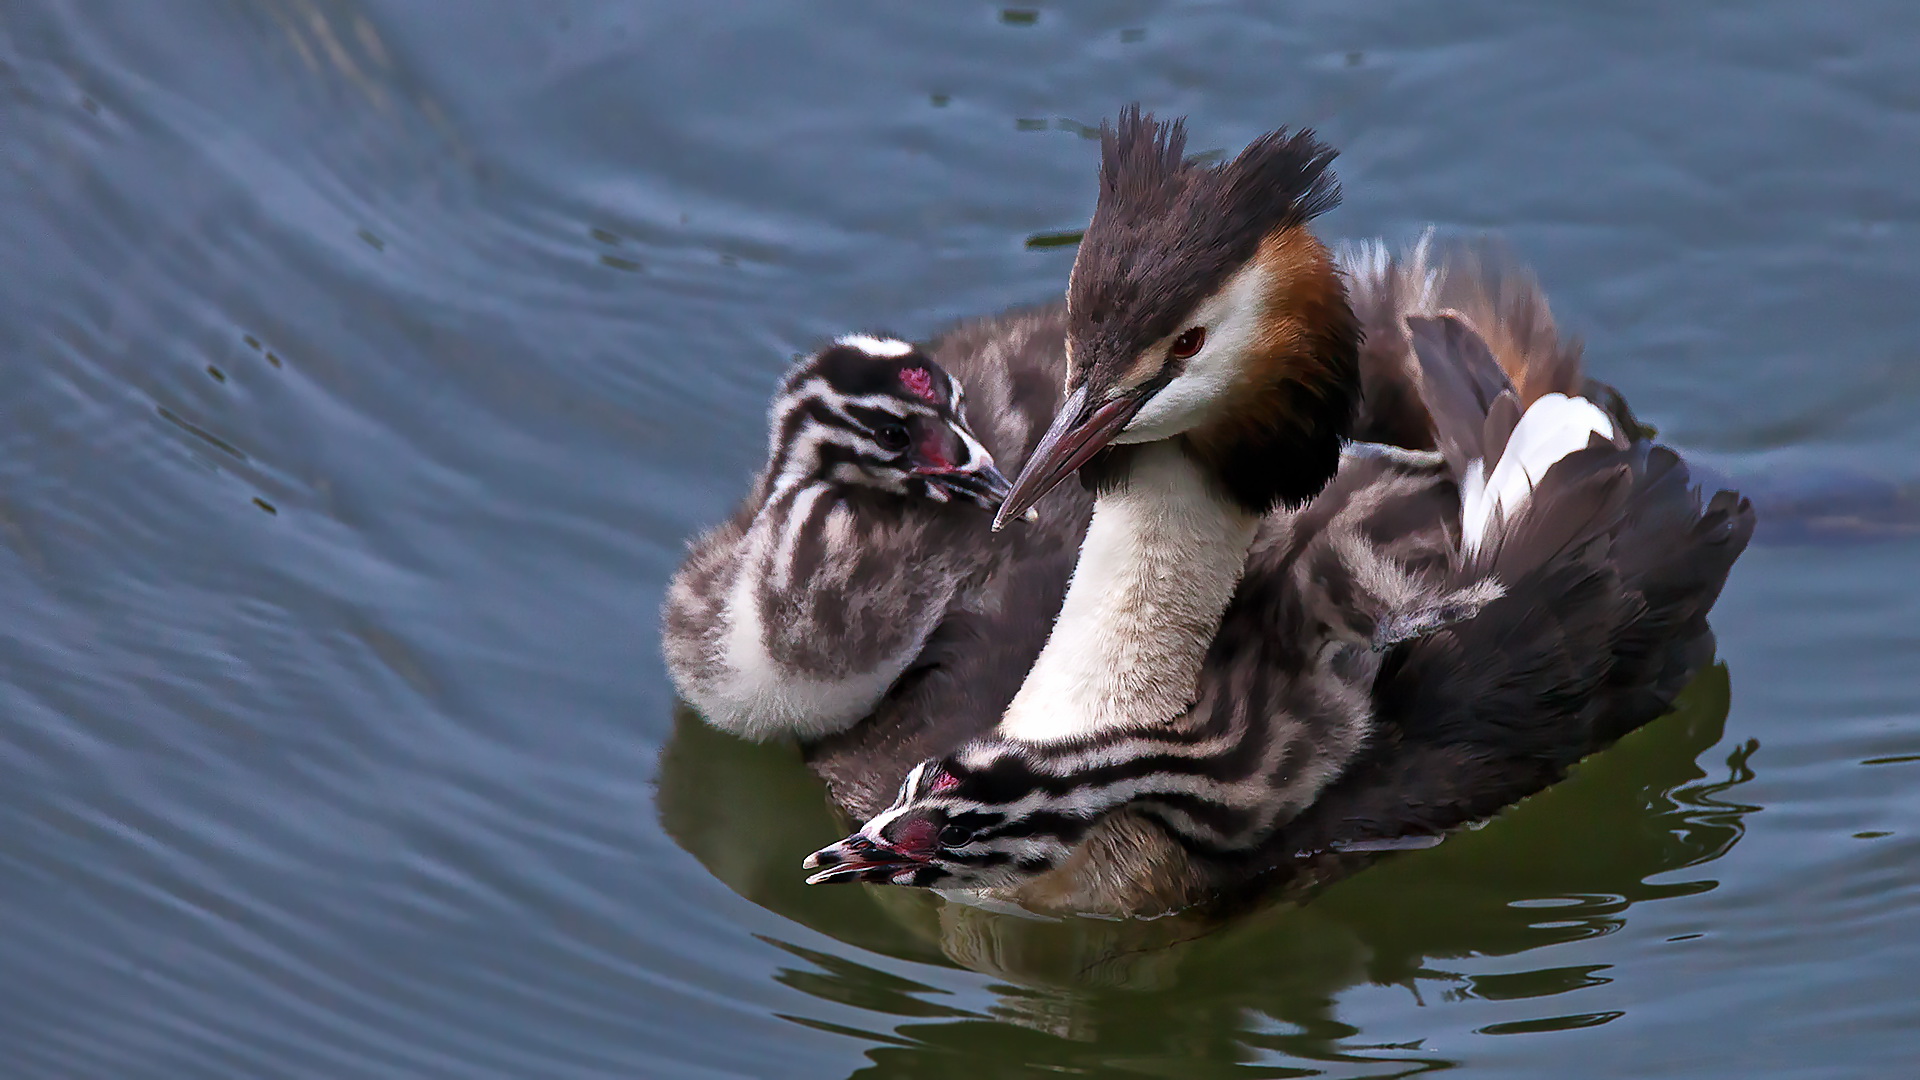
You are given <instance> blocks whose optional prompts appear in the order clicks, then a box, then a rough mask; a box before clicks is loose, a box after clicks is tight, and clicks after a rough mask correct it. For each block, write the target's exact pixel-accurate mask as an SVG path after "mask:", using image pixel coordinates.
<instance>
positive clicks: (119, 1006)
mask: <svg viewBox="0 0 1920 1080" xmlns="http://www.w3.org/2000/svg"><path fill="white" fill-rule="evenodd" d="M1917 34H1920V10H1916V9H1914V8H1913V7H1912V6H1911V5H1908V4H1902V3H1897V2H1893V0H1888V2H1884V3H1867V2H1847V3H1833V4H1823V5H1806V4H1797V3H1787V2H1773V3H1745V4H1720V5H1713V4H1688V5H1670V4H1669V5H1662V4H1644V3H1624V2H1620V3H1586V4H1581V5H1561V6H1560V7H1557V8H1555V9H1553V10H1552V11H1551V12H1549V11H1547V10H1546V9H1536V8H1533V7H1527V6H1516V5H1510V4H1501V3H1484V2H1472V3H1466V2H1463V3H1455V4H1447V5H1425V6H1415V5H1351V4H1341V3H1299V4H1291V5H1286V6H1284V7H1280V8H1275V6H1274V5H1268V4H1253V3H1245V4H1206V5H1198V4H1192V5H1189V4H1158V3H1144V2H1131V0H1128V2H1121V3H1110V4H1090V3H1089V4H1046V5H1039V6H1024V7H1018V8H1003V7H1000V6H996V5H991V4H989V5H976V4H938V5H934V4H916V5H899V4H880V3H867V4H852V3H822V4H806V5H798V4H771V3H734V4H728V5H724V6H722V5H711V4H702V5H693V4H666V3H657V4H619V3H611V2H593V0H571V2H565V3H552V4H543V5H534V4H505V3H489V4H480V3H469V4H462V5H460V6H459V10H458V13H457V14H456V13H454V12H453V11H452V10H451V9H447V8H445V7H443V6H439V5H434V6H431V7H429V6H426V5H417V4H405V3H398V2H391V0H385V2H378V3H371V2H360V3H355V2H345V0H342V2H331V0H260V2H256V3H250V4H241V3H214V2H211V0H204V2H201V0H195V2H188V0H180V2H176V3H169V4H165V5H160V4H65V3H52V2H49V0H21V2H19V3H15V4H13V5H11V6H10V7H9V8H8V10H7V11H6V13H5V14H4V15H0V132H3V133H4V136H0V138H3V139H4V144H5V153H4V154H0V200H3V203H4V206H5V207H6V212H5V213H4V214H0V251H4V252H5V253H6V273H5V275H4V277H3V278H0V363H3V364H4V370H5V372H6V375H7V379H6V385H7V392H6V393H5V394H4V395H0V439H4V444H5V453H4V454H0V610H4V612H5V615H4V617H0V693H3V694H4V699H3V700H4V703H5V708H4V712H3V713H0V916H3V917H4V922H5V925H6V927H7V932H6V933H5V934H4V935H0V1056H3V1057H4V1058H5V1060H6V1061H7V1062H8V1063H9V1074H10V1075H14V1076H19V1077H47V1078H53V1077H60V1078H74V1077H100V1078H107V1077H112V1078H116V1080H136V1078H141V1077H156V1078H159V1077H166V1078H175V1077H183V1076H193V1077H235V1078H241V1077H245V1078H259V1077H316V1078H319V1077H326V1078H338V1077H360V1076H367V1077H449V1078H453V1077H458V1078H471V1077H496V1076H497V1077H536V1076H537V1077H566V1078H574V1077H581V1078H584V1077H683V1076H684V1077H723V1076H747V1077H834V1076H847V1075H860V1076H863V1077H916V1078H920V1077H939V1076H965V1077H969V1078H972V1077H980V1076H993V1077H1018V1076H1029V1075H1032V1076H1039V1075H1053V1074H1055V1073H1057V1072H1060V1071H1068V1072H1073V1073H1077V1074H1081V1075H1089V1076H1102V1077H1123V1076H1154V1077H1171V1076H1177V1077H1215V1076H1218V1077H1228V1076H1235V1077H1237V1076H1248V1077H1254V1076H1259V1077H1294V1076H1336V1077H1362V1076H1402V1075H1410V1074H1413V1073H1417V1072H1421V1071H1426V1070H1436V1069H1443V1068H1457V1069H1459V1070H1460V1071H1461V1072H1462V1073H1463V1074H1465V1075H1472V1076H1476V1077H1478V1076H1488V1077H1496V1076H1510V1077H1536V1076H1543V1075H1553V1076H1567V1077H1615V1076H1662V1077H1753V1076H1761V1075H1765V1076H1770V1077H1772V1076H1778V1077H1803V1076H1804V1077H1828V1076H1890V1075H1901V1074H1903V1073H1904V1072H1905V1071H1906V1070H1910V1069H1911V1067H1912V1063H1913V1061H1914V1060H1915V1059H1916V1058H1920V1036H1916V1035H1915V1034H1914V1032H1915V1031H1916V1030H1920V1004H1916V1002H1917V1001H1920V993H1916V991H1920V976H1916V974H1915V972H1916V971H1920V935H1916V934H1915V933H1914V927H1915V925H1916V918H1917V917H1920V795H1917V794H1916V791H1920V717H1917V716H1916V713H1917V712H1920V667H1916V665H1915V664H1914V662H1913V658H1914V656H1915V655H1916V646H1920V574H1917V573H1916V572H1915V567H1916V554H1920V535H1916V534H1917V532H1920V530H1915V529H1914V528H1912V523H1913V522H1914V521H1915V519H1916V515H1915V513H1914V509H1915V507H1916V506H1920V494H1917V492H1920V488H1916V486H1915V485H1916V483H1920V468H1917V467H1916V465H1915V464H1914V463H1915V461H1916V460H1920V430H1917V429H1916V428H1915V426H1914V425H1913V424H1912V422H1911V417H1912V415H1913V414H1914V412H1915V411H1916V409H1917V408H1920V363H1916V359H1920V357H1917V356H1916V352H1917V351H1920V350H1917V349H1916V345H1915V335H1914V332H1913V322H1914V320H1913V317H1912V314H1911V313H1912V310H1913V302H1912V298H1913V297H1914V296H1915V295H1920V262H1916V260H1915V258H1914V256H1913V252H1914V250H1915V248H1916V245H1920V194H1917V193H1916V191H1915V189H1914V187H1913V184H1912V177H1913V176H1915V175H1916V174H1920V66H1916V65H1915V64H1913V62H1912V54H1913V49H1912V43H1913V42H1914V41H1915V40H1916V35H1917ZM1134 99H1139V100H1141V101H1144V102H1145V103H1147V104H1148V105H1149V107H1152V108H1156V109H1159V110H1161V111H1163V112H1169V113H1188V114H1190V115H1191V116H1192V118H1193V120H1192V126H1193V130H1194V142H1195V144H1196V146H1197V147H1198V148H1201V149H1209V150H1221V151H1229V150H1232V149H1235V148H1237V147H1239V146H1240V145H1241V144H1243V143H1244V142H1245V141H1246V140H1247V139H1249V138H1251V137H1253V136H1254V135H1257V134H1258V133H1260V132H1262V131H1264V130H1266V129H1268V128H1270V127H1272V126H1275V125H1277V124H1282V123H1287V124H1311V125H1314V126H1317V127H1318V128H1319V129H1320V131H1321V132H1322V133H1323V135H1324V136H1326V137H1327V138H1329V139H1330V140H1331V141H1333V142H1334V143H1336V144H1337V145H1339V146H1340V147H1342V148H1343V156H1342V158H1341V165H1340V171H1341V175H1342V178H1343V179H1344V181H1345V183H1346V186H1347V191H1348V199H1347V203H1346V205H1345V206H1344V207H1343V208H1342V209H1341V210H1339V211H1337V212H1336V213H1335V214H1333V215H1331V216H1330V217H1329V218H1328V219H1327V231H1328V232H1329V233H1330V234H1332V235H1335V236H1341V235H1350V236H1368V235H1385V236H1388V237H1390V238H1394V239H1397V240H1407V239H1411V238H1412V237H1413V236H1415V235H1417V233H1418V231H1419V230H1420V229H1421V228H1423V227H1424V226H1425V225H1426V224H1427V223H1429V222H1433V223H1437V224H1438V225H1439V227H1440V228H1442V229H1443V230H1446V231H1448V232H1451V233H1465V234H1477V233H1481V232H1489V231H1490V232H1494V233H1497V234H1498V235H1500V236H1502V237H1503V238H1505V239H1506V240H1507V241H1508V242H1510V243H1511V244H1512V246H1513V247H1515V248H1516V249H1517V250H1518V251H1520V252H1521V253H1522V254H1523V255H1524V256H1525V257H1526V258H1527V259H1528V260H1529V261H1530V262H1531V263H1533V264H1534V265H1535V266H1536V267H1537V269H1538V270H1539V272H1540V274H1541V276H1542V277H1543V278H1544V280H1545V281H1546V282H1547V284H1548V286H1549V288H1550V290H1551V293H1552V296H1553V298H1554V301H1555V304H1556V308H1557V310H1558V312H1559V314H1560V315H1561V317H1562V319H1563V321H1564V322H1565V323H1566V324H1568V325H1569V326H1571V327H1573V328H1575V329H1577V330H1579V331H1580V332H1582V333H1583V334H1584V335H1585V336H1586V337H1587V339H1588V341H1589V355H1590V358H1591V363H1592V365H1593V368H1594V370H1595V372H1596V374H1598V375H1600V376H1601V377H1603V378H1606V379H1608V380H1610V381H1613V382H1615V383H1617V384H1619V385H1620V386H1621V387H1622V389H1623V390H1625V391H1626V392H1627V393H1628V395H1629V396H1630V397H1631V398H1632V400H1633V401H1634V403H1635V405H1636V407H1637V408H1638V410H1639V411H1640V413H1641V414H1642V415H1643V416H1644V417H1645V418H1646V419H1648V420H1650V421H1651V422H1653V423H1656V424H1657V425H1659V427H1660V428H1661V430H1662V433H1663V435H1664V436H1665V437H1666V438H1668V439H1670V440H1672V441H1674V442H1676V443H1677V444H1678V445H1681V446H1683V447H1685V448H1687V449H1688V450H1689V451H1690V452H1692V453H1694V454H1696V455H1697V456H1699V457H1700V458H1701V459H1703V460H1705V461H1708V462H1710V463H1712V464H1713V465H1714V466H1716V467H1718V468H1720V469H1722V470H1724V471H1726V472H1728V473H1729V474H1731V475H1734V476H1736V477H1739V478H1740V479H1741V481H1742V483H1743V484H1746V485H1748V486H1749V487H1751V488H1753V489H1754V490H1756V491H1757V492H1759V493H1761V495H1762V499H1763V514H1769V516H1768V517H1767V518H1766V519H1765V520H1764V521H1763V525H1762V534H1761V536H1760V539H1759V541H1758V542H1757V543H1756V545H1755V546H1754V547H1753V548H1752V549H1751V550H1750V551H1749V552H1748V554H1747V555H1746V557H1745V558H1744V559H1743V560H1742V562H1741V563H1740V565H1739V566H1738V567H1737V568H1736V570H1735V574H1734V577H1733V580H1732V582H1731V584H1730V585H1729V587H1728V589H1727V592H1726V594H1725V596H1724V598H1723V599H1722V601H1721V604H1720V607H1719V609H1718V613H1717V617H1716V620H1715V622H1716V626H1717V628H1718V630H1719V633H1720V659H1721V663H1722V665H1723V666H1722V667H1720V668H1717V669H1715V670H1714V671H1712V672H1710V673H1709V674H1708V675H1707V676H1705V677H1703V679H1702V680H1701V682H1700V683H1699V684H1697V685H1696V686H1695V687H1694V688H1693V689H1692V691H1690V693H1689V695H1688V697H1687V699H1686V702H1685V705H1684V707H1683V708H1682V709H1681V711H1680V712H1678V713H1677V714H1676V715H1674V716H1672V717H1669V718H1667V719H1665V720H1662V721H1660V722H1658V723H1656V724H1654V725H1652V726H1650V727H1649V728H1647V729H1646V730H1644V731H1642V732H1639V733H1637V734H1635V735H1633V736H1631V737H1630V738H1628V739H1627V740H1626V741H1625V742H1623V743H1622V744H1621V745H1620V746H1618V747H1617V748H1615V749H1614V750H1612V751H1609V752H1608V753H1606V754H1603V755H1601V756H1599V757H1597V758H1595V759H1593V760H1592V761H1590V762H1588V763H1587V764H1586V765H1584V766H1582V767H1581V769H1580V770H1579V771H1578V773H1577V774H1576V776H1575V777H1574V778H1573V779H1571V780H1570V781H1568V782H1567V783H1566V784H1564V785H1561V786H1560V787H1558V788H1555V789H1553V790H1551V791H1549V792H1547V793H1545V794H1543V795H1541V796H1539V797H1536V798H1534V799H1532V800H1529V801H1528V802H1526V803H1524V804H1522V805H1521V806H1519V807H1517V808H1515V809H1514V810H1513V811H1511V812H1510V813H1508V814H1506V815H1504V816H1503V817H1501V818H1500V819H1498V820H1496V821H1494V822H1493V823H1491V824H1489V825H1488V826H1486V827H1485V828H1483V829H1480V830H1477V831H1473V832H1469V833H1465V834H1462V835H1460V836H1458V837H1455V838H1453V839H1451V840H1449V841H1447V842H1446V843H1444V844H1442V845H1440V846H1439V847H1437V848H1435V849H1432V850H1429V851H1419V852H1409V853H1403V854H1399V855H1396V856H1394V857H1391V858H1389V859H1386V860H1384V861H1382V862H1381V863H1380V864H1378V865H1376V866H1374V867H1372V868H1371V869H1368V870H1366V871H1365V872H1363V873H1361V874H1358V875H1356V876H1354V877H1352V878H1350V879H1348V880H1347V881H1345V882H1343V883H1341V884H1339V885H1337V886H1335V887H1333V888H1331V889H1328V890H1327V891H1325V892H1324V893H1322V894H1320V895H1319V896H1316V897H1314V898H1313V899H1312V900H1311V901H1310V902H1309V903H1306V904H1304V905H1278V906H1275V907H1272V908H1270V909H1267V910H1264V911H1262V912H1259V913H1256V914H1255V915H1252V916H1250V917H1247V918H1245V919H1243V920H1241V921H1240V922H1238V923H1236V924H1235V925H1233V926H1231V927H1229V928H1227V929H1225V930H1222V931H1219V932H1215V933H1211V934H1205V935H1200V936H1197V937H1194V936H1193V935H1191V934H1187V933H1185V931H1184V930H1183V929H1182V927H1181V926H1180V925H1179V924H1178V923H1177V922H1169V923H1167V924H1166V925H1165V926H1164V927H1148V928H1146V929H1141V928H1139V927H1134V928H1131V929H1121V930H1116V929H1115V928H1114V927H1113V926H1112V925H1107V924H1101V925H1094V924H1092V923H1091V922H1088V924H1087V925H1074V924H1068V925H1061V926H1042V927H1038V928H1032V927H1021V926H1017V925H1013V924H1011V923H1008V922H1006V921H1005V920H999V921H996V920H995V919H993V918H991V917H988V916H984V915H982V914H981V913H978V912H973V911H970V910H969V909H956V908H950V907H944V906H940V905H935V904H929V903H926V902H924V900H922V899H920V898H916V897H913V896H907V895H905V894H888V893H884V892H879V891H872V890H861V889H832V890H827V889H816V890H810V891H809V890H805V889H803V888H802V887H801V886H800V885H799V877H800V875H799V873H798V871H797V861H798V858H799V856H800V855H801V854H804V852H805V851H807V850H810V849H811V848H812V847H813V846H816V845H817V844H818V843H819V842H822V841H824V840H826V839H831V838H832V837H833V836H835V835H837V833H836V832H835V831H834V823H833V822H832V821H831V819H830V817H829V816H828V815H827V813H826V811H825V809H824V808H823V806H822V803H821V799H820V792H819V789H818V788H817V786H815V785H813V783H812V782H811V781H810V780H809V779H808V777H807V776H806V774H805V772H804V771H803V770H801V769H800V768H799V767H798V766H797V765H796V764H795V763H794V761H793V760H792V757H791V755H790V754H788V753H784V752H780V751H774V750H767V749H765V748H754V747H748V746H743V745H741V744H737V743H734V742H732V741H731V740H727V739H724V738H722V737H720V736H717V735H715V734H713V733H711V732H707V731H705V730H703V729H702V728H700V727H699V725H698V723H697V721H694V720H692V719H691V718H689V717H688V716H686V715H685V714H684V713H681V712H678V711H677V710H676V705H675V702H674V700H673V697H672V693H671V690H670V688H669V686H668V684H667V681H666V678H665V674H664V672H663V670H662V667H661V663H660V660H659V658H658V637H657V631H656V627H655V618H656V616H655V613H656V611H657V608H658V604H659V600H660V594H661V589H662V587H663V584H664V582H665V580H666V577H667V575H668V574H669V573H670V571H671V570H672V568H673V566H674V564H675V563H676V562H677V561H678V559H679V557H680V553H681V551H682V550H683V547H682V543H683V539H684V537H686V536H687V535H688V534H689V533H691V532H692V531H694V530H695V529H697V528H699V527H701V526H703V525H705V524H707V523H710V522H712V521H714V520H716V519H718V518H719V517H720V516H722V515H723V514H724V513H725V512H726V511H727V510H728V508H729V507H730V506H731V505H732V502H733V500H734V499H735V498H736V497H737V495H738V493H739V491H740V489H741V486H742V483H743V480H744V477H745V475H746V474H747V473H748V472H749V470H750V469H751V468H752V467H753V466H754V464H755V463H756V462H757V461H758V460H759V458H760V457H761V455H762V454H763V452H764V447H763V438H764V436H763V434H762V420H761V417H762V412H763V409H764V405H765V399H766V395H767V393H768V392H769V390H770V388H771V386H772V384H773V381H774V380H775V378H776V376H777V373H778V372H779V370H780V369H781V367H782V366H783V365H784V364H785V363H786V361H787V359H788V358H789V357H790V356H791V355H792V354H794V353H796V352H798V351H801V350H804V349H806V348H808V347H809V346H810V345H812V344H813V343H815V342H817V341H819V340H820V339H821V338H822V337H824V336H827V335H830V334H834V333H837V332H840V331H842V330H845V329H849V328H884V329H889V330H893V331H895V332H899V333H904V334H908V335H926V334H930V333H932V332H934V331H935V330H937V329H938V328H939V327H940V326H941V325H942V324H943V323H945V322H947V321H949V320H951V319H954V318H958V317H961V316H964V315H969V314H976V313H980V312H985V311H992V310H996V309H999V308H1002V307H1005V306H1008V305H1012V304H1016V303H1029V302H1034V301H1038V300H1043V299H1046V298H1048V297H1051V296H1053V295H1056V294H1057V293H1058V292H1059V291H1060V289H1061V287H1062V284H1063V281H1064V276H1065V273H1066V270H1067V267H1068V266H1069V264H1070V262H1071V259H1072V244H1071V234H1072V232H1073V230H1075V229H1077V228H1078V227H1079V226H1080V224H1081V223H1082V222H1083V220H1084V218H1085V216H1086V214H1087V212H1088V209H1089V205H1090V200H1091V179H1092V170H1093V161H1094V153H1095V147H1094V144H1093V143H1091V142H1090V141H1088V140H1087V139H1086V138H1085V137H1084V135H1085V133H1086V131H1087V128H1088V125H1092V124H1097V122H1098V121H1099V119H1100V118H1101V117H1102V116H1105V115H1111V114H1112V112H1113V111H1114V110H1115V109H1116V108H1117V107H1118V106H1119V105H1120V104H1121V103H1124V102H1126V101H1130V100H1134ZM1183 938H1190V940H1183Z"/></svg>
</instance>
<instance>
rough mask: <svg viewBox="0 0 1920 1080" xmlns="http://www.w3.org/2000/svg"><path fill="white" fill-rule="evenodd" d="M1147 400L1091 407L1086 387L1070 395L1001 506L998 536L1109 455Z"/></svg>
mask: <svg viewBox="0 0 1920 1080" xmlns="http://www.w3.org/2000/svg"><path fill="white" fill-rule="evenodd" d="M1147 396H1148V395H1146V394H1127V395H1126V396H1124V397H1120V398H1116V399H1114V400H1111V401H1106V402H1103V403H1101V404H1099V405H1094V404H1091V403H1090V402H1089V401H1088V398H1087V388H1086V387H1085V386H1082V387H1081V388H1080V389H1078V390H1075V391H1074V392H1073V393H1071V394H1069V395H1067V400H1065V401H1063V402H1061V403H1060V412H1059V413H1058V414H1057V415H1055V416H1054V418H1053V425H1052V426H1051V427H1049V428H1047V433H1046V434H1045V435H1042V436H1041V437H1040V444H1039V445H1038V446H1035V447H1034V448H1033V456H1032V457H1029V458H1028V459H1027V464H1026V467H1025V468H1023V469H1021V470H1020V475H1019V477H1018V478H1016V479H1015V480H1014V482H1013V490H1012V491H1011V492H1009V493H1008V494H1007V498H1006V501H1005V502H1003V503H1001V504H1000V512H999V513H998V514H997V515H995V516H994V519H993V527H994V528H995V529H996V530H997V529H999V528H1000V527H1001V526H1003V525H1005V524H1006V523H1007V522H1008V521H1011V520H1012V519H1014V518H1016V517H1020V516H1022V515H1024V514H1026V513H1027V512H1028V511H1029V510H1031V509H1032V508H1033V504H1034V503H1037V502H1039V501H1040V499H1041V497H1042V496H1044V495H1046V493H1047V492H1049V491H1052V490H1053V489H1054V488H1056V487H1058V486H1059V484H1060V481H1062V480H1065V479H1066V478H1067V477H1069V476H1072V475H1073V471H1074V470H1075V469H1078V468H1079V467H1080V466H1082V465H1085V464H1086V463H1087V462H1088V460H1090V459H1091V458H1092V457H1093V455H1095V454H1097V453H1099V452H1100V451H1101V450H1102V449H1104V448H1105V447H1106V445H1107V444H1108V443H1110V442H1112V441H1113V439H1114V436H1116V435H1118V434H1120V431H1121V429H1122V428H1125V427H1126V426H1127V421H1129V420H1131V419H1133V415H1134V414H1135V413H1137V412H1139V411H1140V407H1141V406H1142V405H1144V404H1146V400H1147Z"/></svg>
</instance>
